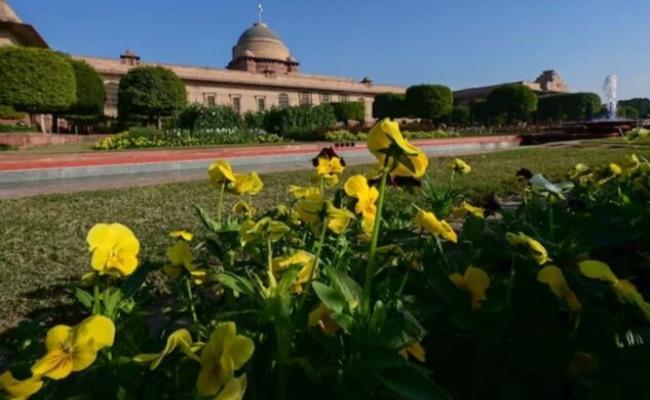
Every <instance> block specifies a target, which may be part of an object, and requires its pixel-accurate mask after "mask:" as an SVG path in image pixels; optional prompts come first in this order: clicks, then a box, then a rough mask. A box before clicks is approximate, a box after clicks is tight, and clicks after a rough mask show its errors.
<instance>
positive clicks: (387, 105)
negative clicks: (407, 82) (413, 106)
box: [372, 93, 407, 119]
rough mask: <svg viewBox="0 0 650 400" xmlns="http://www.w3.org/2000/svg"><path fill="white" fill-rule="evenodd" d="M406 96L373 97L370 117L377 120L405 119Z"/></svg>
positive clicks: (396, 94) (393, 94) (384, 94)
mask: <svg viewBox="0 0 650 400" xmlns="http://www.w3.org/2000/svg"><path fill="white" fill-rule="evenodd" d="M406 109H407V108H406V95H404V94H398V93H381V94H378V95H377V96H375V102H374V103H373V105H372V116H373V117H375V118H377V119H383V118H403V117H406V114H407V113H406Z"/></svg>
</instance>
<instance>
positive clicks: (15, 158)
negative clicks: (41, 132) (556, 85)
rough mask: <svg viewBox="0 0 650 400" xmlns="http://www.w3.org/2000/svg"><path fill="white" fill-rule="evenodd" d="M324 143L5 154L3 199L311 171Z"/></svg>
mask: <svg viewBox="0 0 650 400" xmlns="http://www.w3.org/2000/svg"><path fill="white" fill-rule="evenodd" d="M414 143H416V144H417V145H418V146H419V147H420V148H422V149H423V150H424V151H425V152H426V153H427V154H428V155H429V156H432V157H434V156H452V155H465V154H476V153H483V152H489V151H496V150H503V149H512V148H518V144H519V142H518V139H517V137H516V136H487V137H472V138H450V139H435V140H419V141H414ZM326 145H331V144H324V143H310V144H300V145H277V146H256V147H227V148H218V149H215V148H212V149H187V150H149V151H125V152H97V153H71V154H39V155H33V154H32V155H23V154H20V153H15V154H7V155H0V199H11V198H20V197H30V196H36V195H41V194H48V193H67V192H79V191H86V190H105V189H114V188H127V187H140V186H151V185H158V184H163V183H170V182H179V181H191V180H200V179H205V177H206V169H207V167H208V165H209V164H210V163H211V162H212V161H213V160H215V159H227V160H228V161H230V163H231V164H232V165H233V167H235V168H236V169H237V170H240V171H249V170H255V171H257V172H260V173H267V172H279V171H290V170H298V169H305V168H309V165H310V164H309V160H311V158H313V157H314V156H315V155H316V154H317V153H318V152H319V151H320V149H321V148H322V147H323V146H326ZM337 152H339V153H340V154H341V156H342V157H344V158H345V160H346V162H347V163H348V164H349V165H355V164H364V163H370V162H372V161H373V160H374V158H373V157H372V156H371V155H370V154H369V152H368V151H367V148H366V146H365V145H363V144H359V145H357V146H355V147H346V148H339V149H337Z"/></svg>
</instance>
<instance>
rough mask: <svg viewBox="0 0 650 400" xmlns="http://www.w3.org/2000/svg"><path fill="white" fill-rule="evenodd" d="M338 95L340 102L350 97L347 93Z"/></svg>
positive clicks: (348, 99)
mask: <svg viewBox="0 0 650 400" xmlns="http://www.w3.org/2000/svg"><path fill="white" fill-rule="evenodd" d="M339 97H340V98H341V103H345V102H346V101H350V97H349V96H348V95H347V94H341V95H340V96H339Z"/></svg>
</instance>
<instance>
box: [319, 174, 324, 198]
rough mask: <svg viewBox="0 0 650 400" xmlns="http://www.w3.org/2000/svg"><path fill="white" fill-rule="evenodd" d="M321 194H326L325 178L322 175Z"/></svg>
mask: <svg viewBox="0 0 650 400" xmlns="http://www.w3.org/2000/svg"><path fill="white" fill-rule="evenodd" d="M320 194H321V195H323V196H324V195H325V178H323V177H322V176H321V177H320Z"/></svg>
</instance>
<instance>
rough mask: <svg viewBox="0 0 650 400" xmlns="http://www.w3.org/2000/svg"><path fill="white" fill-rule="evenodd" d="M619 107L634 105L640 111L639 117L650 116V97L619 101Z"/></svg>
mask: <svg viewBox="0 0 650 400" xmlns="http://www.w3.org/2000/svg"><path fill="white" fill-rule="evenodd" d="M618 106H619V107H632V108H635V109H636V110H637V111H638V113H639V118H650V99H647V98H640V97H636V98H633V99H629V100H621V101H619V102H618Z"/></svg>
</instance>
